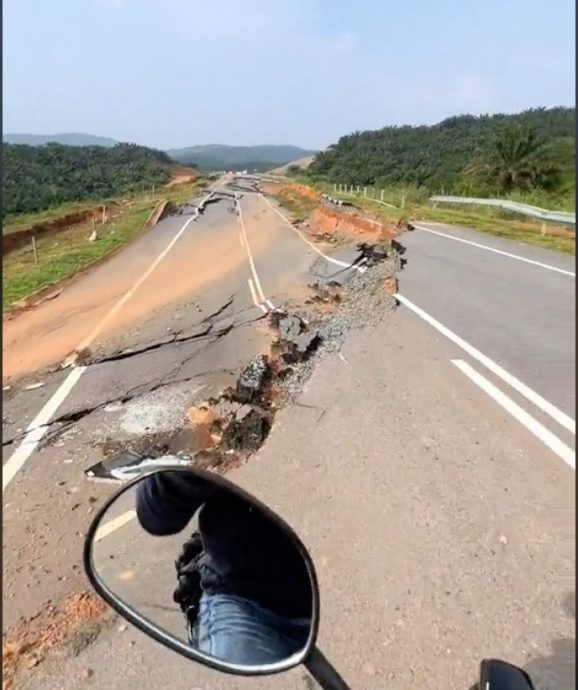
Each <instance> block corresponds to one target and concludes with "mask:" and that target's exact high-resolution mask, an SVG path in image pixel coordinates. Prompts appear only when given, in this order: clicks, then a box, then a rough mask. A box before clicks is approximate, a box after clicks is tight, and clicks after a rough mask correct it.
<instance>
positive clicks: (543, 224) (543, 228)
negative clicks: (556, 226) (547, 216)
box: [542, 223, 546, 237]
mask: <svg viewBox="0 0 578 690" xmlns="http://www.w3.org/2000/svg"><path fill="white" fill-rule="evenodd" d="M545 234H546V223H542V237H544V235H545Z"/></svg>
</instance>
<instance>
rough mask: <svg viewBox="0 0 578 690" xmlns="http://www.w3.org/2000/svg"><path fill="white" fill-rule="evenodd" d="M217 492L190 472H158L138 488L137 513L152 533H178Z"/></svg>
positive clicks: (157, 534) (160, 534)
mask: <svg viewBox="0 0 578 690" xmlns="http://www.w3.org/2000/svg"><path fill="white" fill-rule="evenodd" d="M214 492H215V490H214V488H213V486H212V484H211V483H210V482H208V481H206V480H205V479H201V478H199V477H196V476H195V475H193V474H192V473H188V472H172V471H168V472H156V473H155V474H152V475H150V476H149V477H146V478H145V479H143V480H142V481H141V482H140V483H139V484H137V487H136V514H137V517H138V520H139V522H140V524H141V527H142V528H143V529H144V530H146V531H147V532H148V533H149V534H153V535H156V536H163V535H167V534H176V533H177V532H180V531H181V530H182V529H184V528H185V527H186V525H187V524H188V522H189V520H190V519H191V518H192V517H193V515H194V514H195V513H196V511H197V510H198V509H199V508H200V506H201V505H202V504H203V503H205V501H207V500H208V499H209V498H210V497H211V496H212V495H213V494H214Z"/></svg>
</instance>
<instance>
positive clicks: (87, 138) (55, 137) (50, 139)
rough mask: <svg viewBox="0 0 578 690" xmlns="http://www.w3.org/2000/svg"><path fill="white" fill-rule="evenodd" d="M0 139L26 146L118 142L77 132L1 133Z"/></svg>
mask: <svg viewBox="0 0 578 690" xmlns="http://www.w3.org/2000/svg"><path fill="white" fill-rule="evenodd" d="M2 141H3V142H4V143H6V144H27V145H28V146H44V144H49V143H55V144H62V145H63V146H106V147H111V146H115V145H116V144H117V143H118V142H117V141H115V140H114V139H109V138H108V137H97V136H94V135H93V134H79V133H76V132H68V133H64V134H3V135H2Z"/></svg>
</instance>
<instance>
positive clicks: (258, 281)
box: [237, 199, 265, 302]
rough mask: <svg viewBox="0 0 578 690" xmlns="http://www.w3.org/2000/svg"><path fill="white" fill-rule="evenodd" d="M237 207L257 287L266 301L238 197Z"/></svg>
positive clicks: (259, 294)
mask: <svg viewBox="0 0 578 690" xmlns="http://www.w3.org/2000/svg"><path fill="white" fill-rule="evenodd" d="M237 208H238V210H239V222H240V224H241V232H242V233H243V240H244V242H245V249H246V250H247V256H248V258H249V266H250V267H251V273H252V274H253V279H254V281H255V287H256V288H257V294H258V296H259V299H260V300H261V302H264V301H265V293H264V292H263V288H262V286H261V281H260V280H259V276H258V275H257V269H256V268H255V262H254V261H253V254H252V253H251V247H250V245H249V238H248V237H247V231H246V229H245V221H244V220H243V211H242V210H241V202H240V201H239V200H238V199H237Z"/></svg>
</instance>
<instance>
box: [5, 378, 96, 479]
mask: <svg viewBox="0 0 578 690" xmlns="http://www.w3.org/2000/svg"><path fill="white" fill-rule="evenodd" d="M85 371H86V367H74V369H72V371H71V372H70V373H69V374H68V376H67V377H66V378H65V379H64V381H63V382H62V383H61V384H60V386H59V387H58V388H57V389H56V391H55V392H54V394H53V395H52V396H51V397H50V398H49V399H48V400H47V401H46V403H45V404H44V406H43V407H42V409H41V410H40V412H39V413H38V414H37V415H36V417H35V418H34V419H33V420H32V422H31V423H30V424H29V426H28V428H27V430H26V434H25V436H24V438H23V439H22V442H21V443H20V445H19V446H18V448H16V450H15V451H14V452H13V453H12V455H11V456H10V457H9V458H8V460H7V461H6V463H5V464H4V466H3V467H2V491H4V490H5V489H6V487H7V486H8V484H10V482H11V481H12V480H13V479H14V477H15V476H16V474H17V472H18V471H19V470H20V469H22V467H23V466H24V463H25V462H26V460H28V458H29V457H30V456H31V455H32V453H33V452H34V450H35V448H36V447H37V446H38V444H39V443H40V441H41V440H42V439H43V438H44V436H45V435H46V433H47V431H48V428H49V427H48V426H47V425H48V422H49V421H50V419H51V417H52V415H53V414H54V413H55V412H56V411H57V410H58V408H59V407H60V405H62V403H63V402H64V400H65V398H66V396H67V395H68V394H69V393H70V391H71V390H72V388H73V387H74V385H75V384H76V383H77V381H78V379H79V378H80V377H81V376H82V374H83V373H84V372H85Z"/></svg>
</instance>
